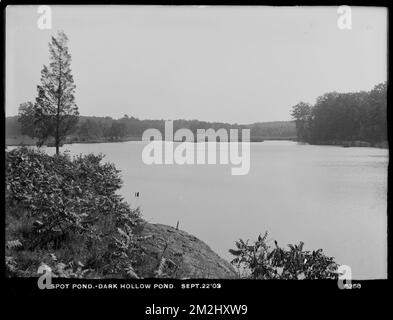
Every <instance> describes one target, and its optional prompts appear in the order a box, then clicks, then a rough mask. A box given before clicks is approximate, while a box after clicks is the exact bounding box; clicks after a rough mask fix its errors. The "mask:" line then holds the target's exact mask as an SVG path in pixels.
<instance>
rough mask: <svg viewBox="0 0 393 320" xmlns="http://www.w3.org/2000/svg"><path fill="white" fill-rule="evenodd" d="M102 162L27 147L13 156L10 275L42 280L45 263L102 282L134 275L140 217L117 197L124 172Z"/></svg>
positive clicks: (9, 163) (9, 167) (9, 168)
mask: <svg viewBox="0 0 393 320" xmlns="http://www.w3.org/2000/svg"><path fill="white" fill-rule="evenodd" d="M102 159H103V156H102V155H93V154H89V155H86V156H76V157H74V158H71V157H70V156H69V155H68V154H60V155H57V156H50V155H48V154H45V153H43V152H40V151H36V150H32V149H27V148H18V149H14V150H12V151H9V152H6V209H7V210H6V240H7V241H8V242H7V247H6V256H7V257H8V258H7V259H8V260H7V261H8V262H7V263H8V265H9V268H8V267H7V270H8V271H9V275H21V276H31V275H36V271H37V269H38V267H39V265H40V264H42V263H45V264H47V265H48V266H51V267H56V266H57V265H58V264H59V263H62V264H64V265H65V266H70V265H71V266H72V265H75V266H79V267H80V266H82V265H83V268H84V269H88V270H90V271H91V270H94V272H92V273H91V274H95V275H96V276H97V275H99V276H106V275H112V276H113V275H117V276H119V277H129V276H134V275H133V274H132V263H133V261H134V259H135V254H136V252H137V250H138V246H137V236H136V235H135V233H134V230H135V229H137V228H138V226H139V223H140V221H141V218H140V213H139V210H138V209H137V210H131V209H130V207H129V206H128V204H127V203H126V202H125V201H124V199H123V198H122V197H121V196H120V195H118V194H117V193H116V191H117V190H118V189H119V188H120V187H121V183H122V182H121V179H120V176H119V171H118V170H116V168H115V167H114V165H113V164H109V163H104V164H103V163H101V160H102ZM52 254H55V256H56V257H57V258H56V263H54V260H53V258H52V256H51V255H52ZM130 270H131V271H130ZM63 274H64V273H63Z"/></svg>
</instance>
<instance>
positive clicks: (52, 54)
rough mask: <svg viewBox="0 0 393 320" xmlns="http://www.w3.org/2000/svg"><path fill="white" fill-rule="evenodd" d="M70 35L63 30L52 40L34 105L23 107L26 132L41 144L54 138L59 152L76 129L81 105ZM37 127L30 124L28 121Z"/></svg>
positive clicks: (21, 113) (23, 121) (57, 152)
mask: <svg viewBox="0 0 393 320" xmlns="http://www.w3.org/2000/svg"><path fill="white" fill-rule="evenodd" d="M67 44H68V38H67V36H66V35H65V33H64V32H62V31H60V32H58V34H57V37H52V40H51V42H50V43H49V66H46V65H44V67H43V69H42V71H41V83H40V84H39V85H38V86H37V91H38V96H37V98H36V101H35V104H34V105H32V104H31V102H30V103H29V105H28V107H26V105H24V106H21V108H20V118H21V121H22V125H23V124H24V128H25V130H26V131H25V132H26V133H28V134H29V135H30V136H32V137H34V138H38V143H37V144H38V145H39V146H40V145H42V144H43V143H44V142H45V141H46V140H47V139H48V138H49V137H53V138H54V142H55V146H56V154H59V146H60V145H61V143H62V141H63V140H64V139H65V137H66V136H67V134H69V133H70V132H72V130H74V129H75V127H76V124H77V122H78V116H79V112H78V107H77V105H76V103H75V97H74V93H75V84H74V79H73V76H72V73H71V55H70V53H69V51H68V46H67ZM29 120H30V121H31V123H32V124H33V126H34V130H31V127H30V126H28V125H27V122H28V121H29Z"/></svg>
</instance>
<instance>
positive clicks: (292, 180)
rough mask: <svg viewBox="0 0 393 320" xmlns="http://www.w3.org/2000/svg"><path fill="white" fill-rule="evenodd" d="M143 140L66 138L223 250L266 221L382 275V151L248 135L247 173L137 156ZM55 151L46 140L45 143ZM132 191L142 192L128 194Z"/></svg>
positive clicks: (172, 219)
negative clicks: (256, 140)
mask: <svg viewBox="0 0 393 320" xmlns="http://www.w3.org/2000/svg"><path fill="white" fill-rule="evenodd" d="M144 146H145V143H143V142H123V143H107V144H74V145H66V146H65V147H64V148H63V149H68V150H70V152H71V154H79V153H89V152H94V153H99V152H101V153H103V154H105V155H106V158H105V159H106V160H107V161H110V162H114V163H115V164H116V166H117V167H118V169H121V170H122V177H123V180H124V186H123V188H122V190H121V191H120V192H121V194H122V195H123V196H124V197H125V198H126V199H127V201H128V202H129V203H130V204H131V206H135V207H136V206H139V205H140V206H141V208H142V213H143V216H144V218H145V219H147V220H148V221H150V222H160V223H164V224H169V225H172V226H176V222H177V221H179V222H180V223H179V228H180V229H183V230H185V231H187V232H189V233H192V234H194V235H195V236H197V237H199V238H200V239H202V240H203V241H205V242H206V243H207V244H209V246H210V247H211V248H212V249H213V250H215V251H216V252H217V253H218V254H220V255H221V256H222V257H224V258H227V259H230V258H231V257H230V254H229V253H228V249H229V248H232V247H233V246H234V242H235V240H237V239H238V238H245V239H247V238H251V239H255V238H256V237H257V235H258V234H259V233H263V232H264V231H265V230H268V231H269V235H270V237H271V239H276V240H277V241H278V242H279V244H281V245H286V244H288V243H293V242H298V241H304V242H305V249H310V250H312V249H317V248H323V249H324V251H325V253H326V254H328V255H331V256H334V257H335V258H336V261H337V262H338V263H340V264H347V265H349V266H351V268H352V274H353V276H354V278H357V279H372V278H386V276H387V262H386V261H387V218H386V216H387V213H386V210H387V206H386V200H387V198H386V192H387V163H388V151H387V150H383V149H374V148H342V147H335V146H310V145H299V144H296V143H295V142H289V141H265V142H263V143H251V168H250V172H249V174H248V175H244V176H232V175H231V174H230V165H176V164H175V165H150V166H149V165H145V164H144V163H143V162H142V158H141V155H142V149H143V147H144ZM48 152H51V153H52V152H53V148H48ZM135 192H140V196H139V198H136V197H135V196H134V195H135Z"/></svg>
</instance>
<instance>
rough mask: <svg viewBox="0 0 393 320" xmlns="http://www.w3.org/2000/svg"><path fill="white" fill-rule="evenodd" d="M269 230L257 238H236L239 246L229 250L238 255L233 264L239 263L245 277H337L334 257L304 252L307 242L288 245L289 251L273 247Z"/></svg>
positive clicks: (319, 251) (287, 278)
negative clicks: (252, 239) (252, 241)
mask: <svg viewBox="0 0 393 320" xmlns="http://www.w3.org/2000/svg"><path fill="white" fill-rule="evenodd" d="M267 236H268V233H267V232H265V234H264V236H261V235H259V236H258V240H257V241H255V242H254V243H252V244H249V240H247V241H243V240H242V239H240V240H239V241H236V243H235V244H236V249H230V250H229V252H230V253H231V254H232V255H234V256H235V258H234V259H233V260H232V261H231V263H232V264H233V265H234V266H236V267H237V268H238V270H239V273H241V274H242V277H245V278H251V279H286V280H290V279H298V280H300V279H337V278H338V273H337V267H338V265H337V264H336V263H335V262H334V259H333V258H331V257H327V256H325V255H324V254H323V253H322V249H319V250H316V251H312V252H310V251H304V250H303V246H304V243H303V242H300V243H299V245H291V244H289V245H288V247H289V250H285V249H283V248H280V247H279V246H278V243H277V241H274V244H275V247H274V248H273V249H272V248H271V247H270V246H269V245H268V244H267Z"/></svg>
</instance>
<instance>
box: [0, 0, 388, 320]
mask: <svg viewBox="0 0 393 320" xmlns="http://www.w3.org/2000/svg"><path fill="white" fill-rule="evenodd" d="M4 19H5V22H4V28H5V30H4V38H5V39H4V44H5V47H4V53H5V57H4V69H5V70H4V71H5V76H4V82H5V84H4V88H5V89H4V90H5V92H4V93H5V103H4V122H5V155H4V161H5V165H4V168H5V192H4V195H3V196H4V197H5V199H4V200H5V201H4V203H5V204H4V206H5V271H6V275H5V277H6V278H7V279H19V278H23V279H28V281H30V282H29V283H31V287H32V288H33V287H34V290H37V291H40V290H47V289H53V290H52V291H53V292H55V291H59V290H68V291H72V290H74V291H78V290H79V291H81V290H82V291H83V290H85V289H91V288H92V287H93V289H102V290H105V289H108V288H109V289H112V290H114V289H117V290H123V291H127V290H128V291H132V289H134V290H145V291H146V290H156V289H157V290H161V294H165V292H168V291H170V290H171V289H176V290H184V291H187V290H191V289H190V288H193V289H195V290H202V289H201V288H202V287H203V288H204V290H205V291H200V292H201V293H200V294H203V292H207V291H215V292H216V294H220V288H222V286H223V283H224V282H225V283H229V285H230V283H233V282H236V281H237V280H239V281H242V280H252V281H251V282H252V283H253V285H254V284H255V283H261V285H262V283H263V281H265V280H274V281H276V280H296V282H295V283H298V282H299V281H298V280H302V281H304V282H308V281H318V280H330V282H331V283H333V284H334V286H333V287H334V288H336V290H337V291H340V290H345V289H352V290H355V289H360V290H361V286H362V284H363V281H369V280H384V279H385V280H386V279H387V278H388V206H387V200H388V197H387V193H388V163H389V146H388V122H387V91H388V57H389V56H388V8H386V7H383V6H375V7H373V6H367V7H366V6H365V7H362V6H351V5H340V6H251V5H250V6H231V5H223V6H221V5H220V6H218V5H216V6H214V5H212V6H209V5H75V4H74V5H66V4H64V5H56V4H45V5H44V4H43V5H39V4H34V5H33V4H31V5H29V4H25V5H15V4H10V5H7V6H5V7H4ZM76 279H78V280H83V281H82V282H77V283H74V282H73V281H74V280H76ZM112 280H113V284H110V283H111V282H110V281H112ZM119 280H121V281H122V282H121V284H117V283H115V282H116V281H119ZM177 280H179V281H180V282H175V284H173V282H171V281H177ZM203 280H205V282H204V281H203ZM31 281H32V282H31ZM89 281H91V282H89ZM100 281H102V282H100ZM108 281H109V282H108ZM201 281H202V282H201ZM330 282H329V283H330ZM92 283H93V284H92ZM108 283H109V284H108ZM266 283H267V282H266ZM269 283H270V282H269ZM277 283H278V282H277ZM280 283H282V282H280ZM291 283H294V281H292V282H291ZM258 285H259V284H258ZM138 288H139V289H138ZM246 309H247V308H245V309H243V307H242V306H240V307H239V309H237V310H235V311H236V312H237V313H239V314H242V312H246ZM168 310H169V309H168ZM168 310H167V311H168ZM172 311H173V312H174V313H173V314H171V315H172V316H175V313H176V312H177V311H179V310H177V311H176V310H175V309H173V310H169V311H168V312H172ZM199 311H200V310H199ZM149 312H150V313H149ZM154 312H156V313H154ZM159 312H163V311H162V310H161V311H160V310H158V309H157V310H155V309H154V305H153V307H152V308H151V309H150V310H146V314H160V313H159ZM179 312H180V311H179ZM168 314H169V313H168Z"/></svg>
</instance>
